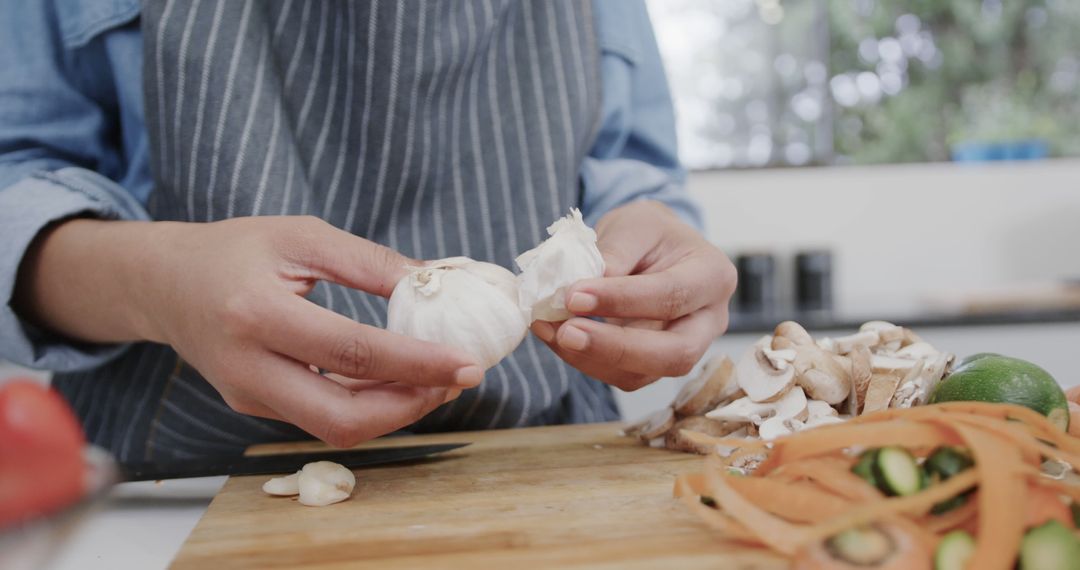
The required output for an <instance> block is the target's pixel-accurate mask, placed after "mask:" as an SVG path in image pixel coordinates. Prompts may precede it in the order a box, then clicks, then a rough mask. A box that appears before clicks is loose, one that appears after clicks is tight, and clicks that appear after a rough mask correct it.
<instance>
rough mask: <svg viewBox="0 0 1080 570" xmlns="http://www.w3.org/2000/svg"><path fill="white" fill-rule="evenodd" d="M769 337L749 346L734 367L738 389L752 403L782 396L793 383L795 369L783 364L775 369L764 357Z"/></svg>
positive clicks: (766, 357)
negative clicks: (744, 393)
mask: <svg viewBox="0 0 1080 570" xmlns="http://www.w3.org/2000/svg"><path fill="white" fill-rule="evenodd" d="M768 339H770V337H764V338H763V339H762V340H761V341H758V342H757V343H756V344H754V346H751V347H750V348H749V349H748V350H747V351H746V353H745V354H743V357H742V358H741V359H739V363H738V364H737V365H736V366H735V379H736V380H737V381H738V383H739V387H740V388H742V390H743V392H746V395H747V396H748V397H749V398H750V400H752V401H754V402H769V401H772V400H776V399H778V398H780V397H781V396H783V395H784V394H785V393H786V392H787V391H788V388H791V385H792V384H794V382H795V369H794V368H793V367H792V366H790V365H788V364H784V365H783V366H782V367H776V366H774V365H773V362H772V361H771V360H770V359H769V358H768V356H766V354H765V349H766V346H767V344H768ZM770 350H771V349H770Z"/></svg>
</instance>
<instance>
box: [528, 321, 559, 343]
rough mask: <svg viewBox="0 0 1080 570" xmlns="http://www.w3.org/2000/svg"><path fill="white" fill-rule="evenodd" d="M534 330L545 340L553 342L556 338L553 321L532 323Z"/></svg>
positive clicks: (534, 332)
mask: <svg viewBox="0 0 1080 570" xmlns="http://www.w3.org/2000/svg"><path fill="white" fill-rule="evenodd" d="M532 331H533V334H534V335H536V336H538V337H540V340H542V341H544V342H551V341H552V340H553V339H554V338H555V327H553V326H551V323H547V322H544V321H536V322H534V323H533V324H532Z"/></svg>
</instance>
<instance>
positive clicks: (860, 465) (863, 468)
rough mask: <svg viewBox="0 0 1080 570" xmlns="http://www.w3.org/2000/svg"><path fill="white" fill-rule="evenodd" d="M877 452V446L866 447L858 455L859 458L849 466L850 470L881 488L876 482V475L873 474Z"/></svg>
mask: <svg viewBox="0 0 1080 570" xmlns="http://www.w3.org/2000/svg"><path fill="white" fill-rule="evenodd" d="M877 453H878V449H877V448H874V449H868V450H866V451H864V452H862V455H859V460H858V461H857V462H856V463H855V465H854V466H852V467H851V472H852V473H854V474H856V475H858V476H859V477H861V478H862V480H863V481H866V482H867V483H870V484H871V485H873V486H874V487H876V488H881V485H879V484H878V480H877V476H876V475H874V462H875V461H877Z"/></svg>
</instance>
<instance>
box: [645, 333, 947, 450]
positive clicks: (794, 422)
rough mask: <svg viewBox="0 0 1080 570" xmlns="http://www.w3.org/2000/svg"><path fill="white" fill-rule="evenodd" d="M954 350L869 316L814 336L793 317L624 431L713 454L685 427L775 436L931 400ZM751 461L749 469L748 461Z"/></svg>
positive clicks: (710, 367) (716, 363)
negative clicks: (836, 333) (835, 334)
mask: <svg viewBox="0 0 1080 570" xmlns="http://www.w3.org/2000/svg"><path fill="white" fill-rule="evenodd" d="M953 359H954V356H953V355H952V354H949V353H946V352H942V351H939V350H937V349H936V348H934V347H933V346H931V345H930V344H928V343H926V342H924V341H923V340H922V339H920V338H919V337H918V336H917V335H916V334H915V333H914V332H912V331H911V330H910V329H906V328H904V327H900V326H897V325H894V324H892V323H887V322H884V321H871V322H868V323H865V324H864V325H862V327H860V329H859V332H857V333H855V334H852V335H849V336H844V337H839V338H822V339H820V340H817V341H815V340H814V338H813V337H811V336H810V334H809V333H808V332H806V329H804V328H803V327H802V326H801V325H799V324H798V323H796V322H793V321H786V322H783V323H780V324H779V325H777V327H776V329H775V330H774V331H773V334H771V335H767V336H765V337H762V338H761V339H760V340H759V341H758V342H757V343H755V344H754V345H753V346H752V347H751V348H750V349H749V350H748V351H747V352H746V353H745V354H744V355H743V356H742V358H741V359H740V360H739V362H738V363H737V364H736V363H733V362H732V361H731V360H730V359H729V358H727V357H726V356H719V357H716V358H714V359H712V360H711V361H710V362H709V363H708V364H707V365H706V366H705V368H704V370H703V371H702V373H701V374H700V375H698V376H697V377H696V378H694V379H692V380H691V381H690V382H688V383H687V384H685V385H684V386H683V389H682V390H681V391H680V392H679V394H678V395H677V396H676V397H675V400H674V402H672V404H671V405H670V406H668V407H667V408H664V409H662V410H660V411H658V412H656V413H655V414H652V415H650V416H649V417H647V418H645V419H644V420H642V421H641V422H638V423H636V424H634V425H631V426H629V427H627V428H626V429H625V432H626V434H627V435H631V436H637V437H639V438H640V439H641V440H642V441H645V442H648V443H650V444H651V445H654V446H664V447H667V448H669V449H674V450H679V451H687V452H695V453H702V454H704V453H707V452H708V451H709V450H708V449H707V448H703V447H701V446H700V445H698V444H697V443H695V441H696V440H694V439H691V438H687V437H685V436H684V435H682V434H683V433H684V432H685V431H693V432H698V433H704V434H707V435H711V436H726V437H728V438H740V437H748V438H753V439H757V438H759V437H760V438H761V439H764V440H772V439H775V438H777V437H780V436H783V435H788V434H791V433H794V432H798V431H801V430H803V429H806V428H811V427H815V426H822V425H829V424H834V423H839V422H841V421H843V420H845V419H849V418H852V417H856V416H859V415H861V414H868V413H871V412H875V411H878V410H884V409H888V408H909V407H912V406H916V405H922V404H925V403H926V402H927V400H928V399H929V396H930V394H931V392H932V391H933V389H934V387H935V386H936V385H937V383H938V382H939V381H940V380H941V379H942V377H944V376H945V375H946V374H947V373H948V371H949V367H950V366H951V364H952V362H953ZM743 466H744V467H745V466H746V465H743Z"/></svg>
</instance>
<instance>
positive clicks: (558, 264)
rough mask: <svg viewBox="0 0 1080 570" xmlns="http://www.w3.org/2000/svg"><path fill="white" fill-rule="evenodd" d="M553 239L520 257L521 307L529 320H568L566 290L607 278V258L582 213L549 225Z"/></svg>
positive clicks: (576, 212) (575, 210) (575, 211)
mask: <svg viewBox="0 0 1080 570" xmlns="http://www.w3.org/2000/svg"><path fill="white" fill-rule="evenodd" d="M547 232H548V235H549V236H551V237H549V238H548V239H546V240H544V241H543V243H541V244H540V245H538V246H536V247H534V248H533V249H530V250H529V251H526V252H525V253H523V254H521V255H519V256H517V259H515V260H514V261H515V262H516V263H517V265H518V267H520V268H521V275H519V276H518V305H519V306H520V307H521V309H522V310H524V311H528V313H529V314H530V321H537V320H539V321H552V322H557V321H565V320H566V319H569V318H570V317H572V316H574V315H573V313H571V312H570V311H567V310H566V289H567V288H568V287H570V286H571V285H573V284H574V283H576V282H578V281H580V280H582V279H590V278H593V277H603V276H604V258H603V257H602V256H601V255H600V250H599V249H597V247H596V232H595V231H593V229H592V228H590V227H589V226H587V225H585V222H584V221H583V220H582V219H581V211H580V210H578V209H577V208H574V209H572V210H570V214H569V215H568V216H566V217H563V218H559V219H558V220H556V221H555V223H553V224H551V225H550V226H548V229H547Z"/></svg>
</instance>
